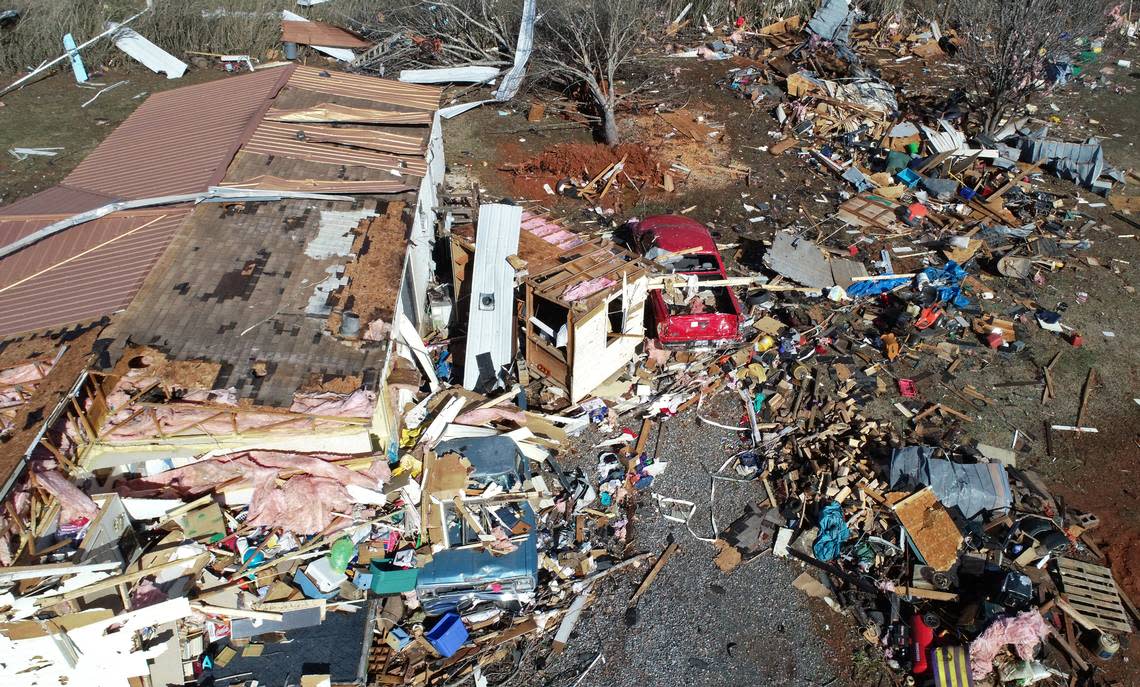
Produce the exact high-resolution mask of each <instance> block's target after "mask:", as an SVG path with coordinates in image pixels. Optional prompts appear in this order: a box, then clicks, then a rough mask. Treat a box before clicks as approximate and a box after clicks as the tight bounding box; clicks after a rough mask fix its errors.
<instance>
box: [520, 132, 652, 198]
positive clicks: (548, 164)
mask: <svg viewBox="0 0 1140 687" xmlns="http://www.w3.org/2000/svg"><path fill="white" fill-rule="evenodd" d="M623 157H624V158H625V166H624V167H623V172H624V174H625V175H628V176H629V178H630V179H633V180H634V181H635V182H636V183H637V184H638V185H642V184H645V183H648V182H652V183H659V182H660V181H661V178H660V177H661V173H660V172H659V171H658V160H657V157H656V156H655V155H654V154H653V153H652V152H651V151H650V149H649V148H647V147H645V146H641V145H636V144H633V143H624V144H622V145H618V146H613V147H610V146H606V145H601V144H593V143H560V144H558V145H555V146H553V147H551V148H548V149H547V150H545V151H543V152H542V153H541V154H539V155H538V156H536V157H533V158H531V159H529V160H526V161H524V162H521V163H517V164H512V165H509V166H507V167H505V168H504V169H506V170H507V171H509V172H510V173H511V176H512V180H511V186H512V188H513V189H514V190H515V192H516V193H518V194H520V195H524V196H529V197H531V198H543V197H545V196H546V195H547V194H546V190H545V189H544V188H543V184H550V187H551V188H554V186H555V184H557V183H558V182H559V181H560V180H562V179H567V178H573V179H577V180H586V181H588V180H590V179H592V178H594V177H595V176H597V175H598V174H600V173H602V172H603V171H604V170H605V169H606V168H607V167H609V166H610V165H612V164H615V163H617V162H619V161H621V159H622V158H623ZM620 181H623V182H624V181H625V178H624V176H623V177H622V179H620Z"/></svg>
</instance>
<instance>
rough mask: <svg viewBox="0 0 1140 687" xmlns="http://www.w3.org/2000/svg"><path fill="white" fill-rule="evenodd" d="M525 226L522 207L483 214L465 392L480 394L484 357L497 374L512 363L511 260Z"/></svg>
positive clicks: (488, 208)
mask: <svg viewBox="0 0 1140 687" xmlns="http://www.w3.org/2000/svg"><path fill="white" fill-rule="evenodd" d="M521 226H522V208H520V207H518V206H516V205H498V204H491V205H483V206H481V207H480V208H479V226H478V230H477V233H476V234H475V260H474V265H473V267H472V269H471V277H470V278H471V306H470V310H469V315H468V319H467V355H466V358H465V359H464V366H463V386H464V387H465V388H467V389H474V388H475V384H476V383H477V382H478V381H479V365H478V363H477V361H476V360H477V357H478V355H479V354H481V353H490V354H491V362H492V364H493V365H494V367H495V369H496V370H498V369H499V368H500V367H502V366H503V365H506V364H507V363H509V362H510V360H511V342H512V338H513V337H514V331H515V323H514V292H515V270H514V268H513V267H511V265H510V263H508V262H507V256H508V255H514V254H516V253H518V250H519V230H520V228H521Z"/></svg>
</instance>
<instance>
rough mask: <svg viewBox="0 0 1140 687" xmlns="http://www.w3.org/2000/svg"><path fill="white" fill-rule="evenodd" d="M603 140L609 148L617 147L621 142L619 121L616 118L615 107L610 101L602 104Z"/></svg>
mask: <svg viewBox="0 0 1140 687" xmlns="http://www.w3.org/2000/svg"><path fill="white" fill-rule="evenodd" d="M602 139H603V140H604V141H605V142H606V145H608V146H616V145H617V144H618V143H620V142H621V139H620V137H619V136H618V129H617V120H616V119H615V118H614V106H613V105H612V104H610V102H609V101H606V102H604V103H602Z"/></svg>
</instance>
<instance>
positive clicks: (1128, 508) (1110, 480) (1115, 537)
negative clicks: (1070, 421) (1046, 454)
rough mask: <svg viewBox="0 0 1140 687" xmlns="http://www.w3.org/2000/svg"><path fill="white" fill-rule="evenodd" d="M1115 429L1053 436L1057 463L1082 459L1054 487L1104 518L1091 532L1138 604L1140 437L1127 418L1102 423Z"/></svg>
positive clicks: (1076, 504)
mask: <svg viewBox="0 0 1140 687" xmlns="http://www.w3.org/2000/svg"><path fill="white" fill-rule="evenodd" d="M1098 424H1100V425H1101V426H1102V427H1112V428H1117V429H1116V430H1115V431H1102V432H1100V433H1099V434H1082V435H1073V434H1068V435H1066V434H1067V433H1062V432H1054V433H1053V440H1054V444H1055V452H1056V455H1057V459H1058V462H1059V463H1060V462H1062V461H1074V460H1075V461H1079V462H1081V463H1083V465H1081V466H1080V467H1079V468H1078V469H1074V470H1069V471H1066V474H1065V475H1063V476H1061V477H1060V479H1058V480H1057V481H1058V482H1059V484H1057V485H1056V486H1055V488H1054V491H1055V493H1056V494H1058V495H1060V496H1062V497H1064V499H1065V502H1066V503H1067V504H1068V505H1069V506H1072V507H1075V508H1078V509H1080V510H1082V511H1085V512H1088V513H1092V514H1094V515H1096V516H1097V517H1098V518H1100V523H1101V524H1100V526H1099V527H1097V528H1096V529H1094V530H1092V531H1091V532H1090V533H1089V534H1090V535H1091V536H1092V538H1093V540H1094V541H1095V542H1096V543H1097V545H1098V546H1100V548H1101V550H1102V551H1103V552H1104V554H1105V557H1106V558H1107V559H1108V563H1107V565H1109V566H1110V567H1111V568H1112V570H1113V573H1114V574H1115V575H1116V579H1117V582H1118V583H1119V584H1120V586H1121V587H1122V588H1123V589H1124V591H1125V593H1126V594H1127V595H1128V596H1129V597H1130V598H1131V599H1132V601H1133V602H1138V601H1140V505H1138V504H1140V482H1138V481H1137V478H1138V477H1140V447H1138V445H1137V441H1140V433H1137V431H1136V429H1135V427H1134V426H1133V425H1132V424H1131V423H1130V421H1129V420H1128V419H1125V418H1120V419H1119V421H1118V422H1112V421H1104V422H1098Z"/></svg>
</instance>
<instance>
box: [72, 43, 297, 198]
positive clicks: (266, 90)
mask: <svg viewBox="0 0 1140 687" xmlns="http://www.w3.org/2000/svg"><path fill="white" fill-rule="evenodd" d="M291 70H292V66H289V67H283V68H278V69H267V70H265V71H259V72H254V73H252V74H245V75H242V76H235V77H229V78H225V79H221V80H218V81H211V82H209V83H204V84H198V85H195V86H186V87H184V88H178V89H175V90H172V91H166V92H164V93H156V94H154V95H152V96H151V97H149V98H147V100H146V102H145V103H143V104H142V105H141V106H140V107H139V108H138V109H137V110H135V112H134V113H133V114H131V116H130V117H127V120H126V121H125V122H123V123H122V124H121V125H119V127H118V128H116V129H115V130H114V131H113V132H111V135H110V136H108V137H107V139H106V140H104V141H103V143H101V144H100V145H99V147H98V148H96V149H95V151H94V152H92V153H91V154H90V155H88V156H87V158H86V159H84V160H83V162H81V163H79V166H78V167H76V168H75V170H74V171H73V172H72V173H71V174H69V175H68V176H67V178H66V179H64V182H63V183H64V184H65V185H67V186H70V187H73V188H78V189H82V190H85V191H89V192H95V193H102V194H106V195H114V196H118V197H121V198H149V197H153V196H164V195H172V194H178V193H195V192H198V191H204V190H205V189H206V187H207V186H210V185H213V184H217V183H218V182H219V181H220V180H221V179H222V177H223V175H224V174H225V169H226V166H227V165H228V164H229V161H230V160H231V159H232V158H233V155H234V153H235V152H236V151H237V149H238V147H239V146H240V145H241V143H242V142H243V140H244V138H245V137H246V136H248V135H249V134H248V133H247V131H248V129H249V127H250V126H251V123H252V122H254V121H255V119H256V118H257V117H259V116H260V115H261V114H262V113H263V112H264V111H265V110H266V109H267V108H268V103H269V100H270V99H271V98H272V97H273V96H274V95H276V93H277V91H278V90H280V88H281V86H282V85H283V82H284V80H285V79H287V78H288V76H289V74H290V73H291Z"/></svg>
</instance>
